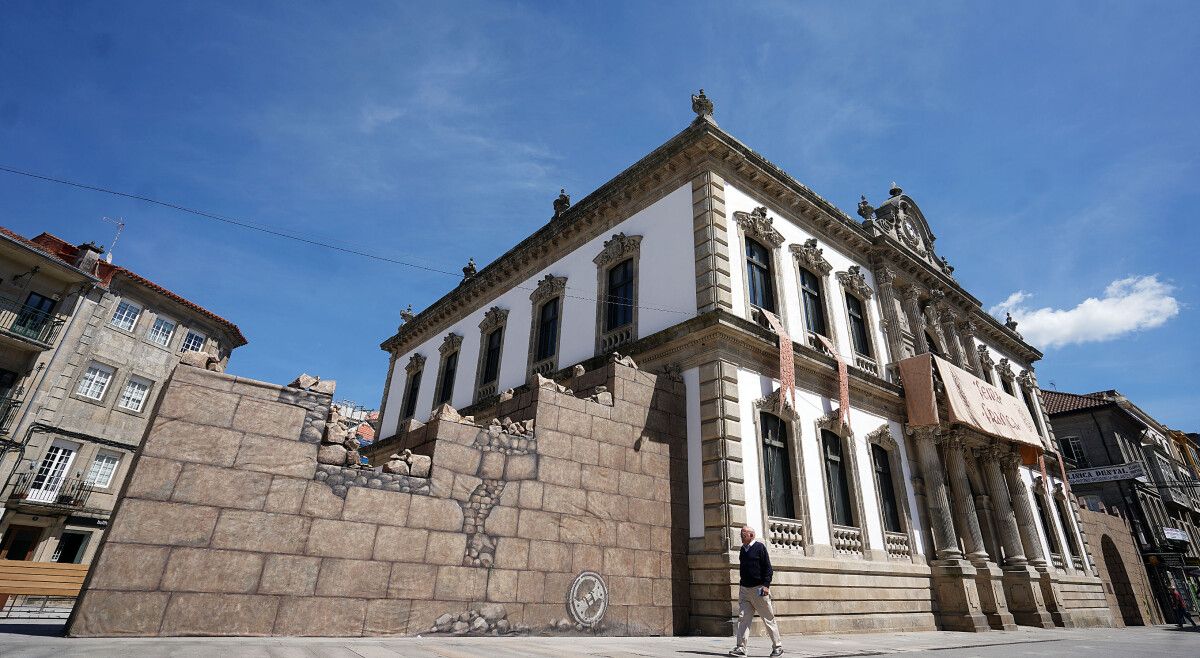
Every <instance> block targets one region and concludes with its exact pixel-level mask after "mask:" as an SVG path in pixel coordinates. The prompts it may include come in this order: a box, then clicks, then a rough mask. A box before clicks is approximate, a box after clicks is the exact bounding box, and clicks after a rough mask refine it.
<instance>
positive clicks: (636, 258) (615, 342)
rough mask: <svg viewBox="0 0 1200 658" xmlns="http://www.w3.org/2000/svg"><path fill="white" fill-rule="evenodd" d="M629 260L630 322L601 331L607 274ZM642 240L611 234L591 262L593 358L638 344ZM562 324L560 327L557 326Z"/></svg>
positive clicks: (606, 295)
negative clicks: (593, 266) (593, 279)
mask: <svg viewBox="0 0 1200 658" xmlns="http://www.w3.org/2000/svg"><path fill="white" fill-rule="evenodd" d="M627 260H632V261H633V262H632V263H631V265H632V269H633V309H632V310H633V320H632V321H631V322H630V323H629V324H626V325H621V326H620V327H616V328H615V329H612V330H610V331H605V329H604V315H605V310H606V309H607V307H608V272H609V270H611V269H612V268H613V267H615V266H617V265H620V264H621V263H624V262H625V261H627ZM641 260H642V236H640V235H625V233H624V232H620V233H614V234H613V236H612V237H611V238H609V239H608V240H605V242H604V248H603V249H601V250H600V253H599V254H597V255H596V257H595V258H593V259H592V262H593V263H595V264H596V355H597V356H600V355H603V354H610V353H612V352H613V351H615V350H616V349H617V348H618V347H620V346H622V345H625V344H626V343H631V342H633V341H635V340H637V337H638V306H640V302H641V291H640V287H641V286H640V283H641V265H640V262H641ZM560 324H561V323H560Z"/></svg>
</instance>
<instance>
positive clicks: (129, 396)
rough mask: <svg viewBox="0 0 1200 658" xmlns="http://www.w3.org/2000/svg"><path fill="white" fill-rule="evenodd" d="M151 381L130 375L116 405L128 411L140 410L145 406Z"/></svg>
mask: <svg viewBox="0 0 1200 658" xmlns="http://www.w3.org/2000/svg"><path fill="white" fill-rule="evenodd" d="M150 386H151V382H150V380H148V379H143V378H141V377H130V378H129V381H127V382H125V388H124V389H122V390H121V399H120V400H118V401H117V406H118V407H121V408H122V409H128V410H129V411H141V410H142V409H143V408H144V407H145V406H146V397H147V396H148V395H149V394H150Z"/></svg>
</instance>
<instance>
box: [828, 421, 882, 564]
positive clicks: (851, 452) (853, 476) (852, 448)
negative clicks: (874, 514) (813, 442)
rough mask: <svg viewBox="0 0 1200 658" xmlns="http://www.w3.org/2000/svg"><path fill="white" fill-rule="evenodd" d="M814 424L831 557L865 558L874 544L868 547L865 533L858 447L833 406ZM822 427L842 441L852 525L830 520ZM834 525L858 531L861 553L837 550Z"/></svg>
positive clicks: (868, 539)
mask: <svg viewBox="0 0 1200 658" xmlns="http://www.w3.org/2000/svg"><path fill="white" fill-rule="evenodd" d="M814 426H815V430H816V436H817V452H818V456H819V459H820V461H821V468H820V469H819V470H820V471H821V491H822V493H823V494H824V498H825V521H826V523H827V524H828V526H829V541H830V547H829V548H830V550H831V551H832V552H833V557H835V558H839V559H841V558H846V559H854V560H858V559H863V560H865V559H867V556H868V555H870V554H871V553H870V551H871V549H872V548H873V547H872V546H871V539H870V534H869V533H868V532H867V519H866V513H865V510H864V508H863V497H862V491H863V488H862V482H861V481H860V478H859V471H858V449H857V447H856V445H855V444H856V441H855V440H854V434H853V433H852V432H850V431H849V429H847V428H846V426H845V425H843V424H842V422H841V418H840V416H839V414H838V411H837V410H836V409H835V410H834V411H832V412H830V413H828V414H826V415H824V416H822V417H820V418H818V419H817V420H816V422H815V423H814ZM822 430H827V431H829V432H831V433H832V434H834V435H835V436H837V437H838V438H839V439H840V440H841V442H842V459H843V460H844V461H843V464H844V466H845V469H846V480H847V490H848V492H849V495H850V498H851V501H850V502H851V506H850V507H851V511H852V512H853V514H854V521H855V524H854V525H851V526H843V525H840V524H835V523H834V522H833V501H832V499H831V497H830V495H829V476H828V475H826V473H825V445H824V437H823V436H822V435H821V431H822ZM836 527H841V528H856V529H857V530H858V532H859V534H860V538H861V539H860V541H861V542H862V554H861V555H859V556H852V555H850V554H845V553H838V552H837V550H836V549H835V548H834V546H833V541H834V539H833V537H834V529H835V528H836Z"/></svg>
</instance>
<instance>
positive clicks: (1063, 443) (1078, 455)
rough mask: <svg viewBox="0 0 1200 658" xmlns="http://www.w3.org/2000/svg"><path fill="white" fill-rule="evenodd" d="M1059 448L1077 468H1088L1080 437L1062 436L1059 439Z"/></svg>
mask: <svg viewBox="0 0 1200 658" xmlns="http://www.w3.org/2000/svg"><path fill="white" fill-rule="evenodd" d="M1058 446H1059V448H1060V449H1061V450H1062V454H1063V457H1065V458H1066V459H1067V461H1069V462H1071V463H1072V464H1074V465H1075V466H1088V460H1087V456H1086V455H1084V453H1083V444H1082V443H1081V442H1080V441H1079V437H1077V436H1060V437H1058Z"/></svg>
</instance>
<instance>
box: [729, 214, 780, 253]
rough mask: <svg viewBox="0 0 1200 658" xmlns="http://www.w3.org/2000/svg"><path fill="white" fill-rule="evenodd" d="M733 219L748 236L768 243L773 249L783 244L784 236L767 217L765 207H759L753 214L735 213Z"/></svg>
mask: <svg viewBox="0 0 1200 658" xmlns="http://www.w3.org/2000/svg"><path fill="white" fill-rule="evenodd" d="M733 219H734V221H736V222H737V223H738V226H741V227H742V230H744V231H745V232H746V235H748V236H750V237H753V238H755V239H758V240H762V241H763V242H767V243H769V244H770V245H771V246H772V247H778V246H779V245H781V244H783V235H782V234H780V233H779V231H776V230H775V226H774V225H773V222H772V219H771V218H770V217H767V209H766V207H765V206H759V207H757V208H755V209H754V210H753V211H751V212H742V211H740V210H739V211H737V212H735V213H733Z"/></svg>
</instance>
